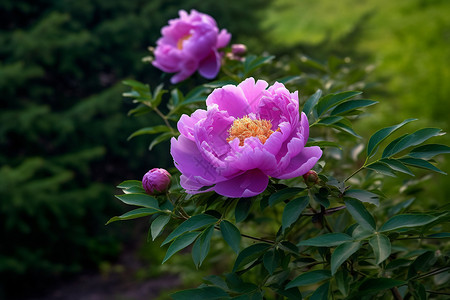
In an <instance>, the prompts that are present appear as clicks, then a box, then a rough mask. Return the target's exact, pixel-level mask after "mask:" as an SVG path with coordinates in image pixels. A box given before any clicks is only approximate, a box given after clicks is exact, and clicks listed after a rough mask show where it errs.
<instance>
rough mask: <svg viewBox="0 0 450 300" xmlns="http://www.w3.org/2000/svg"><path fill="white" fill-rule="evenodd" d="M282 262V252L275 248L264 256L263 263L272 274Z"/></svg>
mask: <svg viewBox="0 0 450 300" xmlns="http://www.w3.org/2000/svg"><path fill="white" fill-rule="evenodd" d="M280 262H281V257H280V253H279V252H278V251H277V250H275V249H271V250H269V251H267V252H266V253H265V254H264V256H263V265H264V267H265V268H266V270H267V272H269V274H270V275H272V274H273V272H275V269H276V268H277V267H278V266H279V265H280Z"/></svg>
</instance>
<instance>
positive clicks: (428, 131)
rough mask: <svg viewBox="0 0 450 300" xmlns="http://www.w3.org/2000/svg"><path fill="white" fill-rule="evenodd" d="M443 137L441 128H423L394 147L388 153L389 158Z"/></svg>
mask: <svg viewBox="0 0 450 300" xmlns="http://www.w3.org/2000/svg"><path fill="white" fill-rule="evenodd" d="M438 135H442V131H441V129H439V128H423V129H419V130H417V131H416V132H414V133H411V134H408V135H406V136H405V137H403V138H402V139H401V140H399V141H398V142H397V143H396V144H395V146H394V147H392V149H391V151H389V153H386V156H387V157H391V156H394V155H395V154H397V153H399V152H401V151H403V150H405V149H407V148H409V147H412V146H416V145H419V144H422V143H423V142H425V141H426V140H428V139H430V138H432V137H434V136H438Z"/></svg>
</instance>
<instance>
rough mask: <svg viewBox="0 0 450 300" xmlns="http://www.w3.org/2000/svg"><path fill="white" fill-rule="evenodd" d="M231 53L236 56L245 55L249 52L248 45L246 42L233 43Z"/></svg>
mask: <svg viewBox="0 0 450 300" xmlns="http://www.w3.org/2000/svg"><path fill="white" fill-rule="evenodd" d="M231 53H233V54H234V55H236V56H243V55H245V53H247V46H245V45H244V44H233V45H231Z"/></svg>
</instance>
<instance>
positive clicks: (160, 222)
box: [150, 215, 170, 241]
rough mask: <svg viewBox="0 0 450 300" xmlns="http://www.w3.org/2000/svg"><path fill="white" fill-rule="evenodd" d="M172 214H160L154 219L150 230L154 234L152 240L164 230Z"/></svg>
mask: <svg viewBox="0 0 450 300" xmlns="http://www.w3.org/2000/svg"><path fill="white" fill-rule="evenodd" d="M169 221H170V216H168V215H161V216H158V217H157V218H156V219H155V220H153V222H152V225H151V226H150V232H151V234H152V240H153V241H154V240H155V239H156V238H157V237H158V236H159V234H160V233H161V232H162V231H163V229H164V227H165V226H166V225H167V223H169Z"/></svg>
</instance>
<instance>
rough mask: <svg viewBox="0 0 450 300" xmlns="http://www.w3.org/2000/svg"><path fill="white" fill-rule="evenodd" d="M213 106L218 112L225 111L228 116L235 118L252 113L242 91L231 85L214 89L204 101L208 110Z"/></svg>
mask: <svg viewBox="0 0 450 300" xmlns="http://www.w3.org/2000/svg"><path fill="white" fill-rule="evenodd" d="M214 104H217V105H218V107H219V109H220V110H223V111H226V112H227V113H228V115H229V116H233V117H235V118H242V117H243V116H245V115H248V114H249V113H251V112H252V110H251V107H250V106H249V105H248V103H247V100H246V99H245V95H244V92H243V91H242V89H240V88H239V87H237V86H234V85H231V84H230V85H226V86H224V87H222V88H219V89H215V90H214V91H213V92H212V93H211V94H210V95H209V96H208V98H207V99H206V105H207V106H208V108H209V107H210V106H213V105H214Z"/></svg>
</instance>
